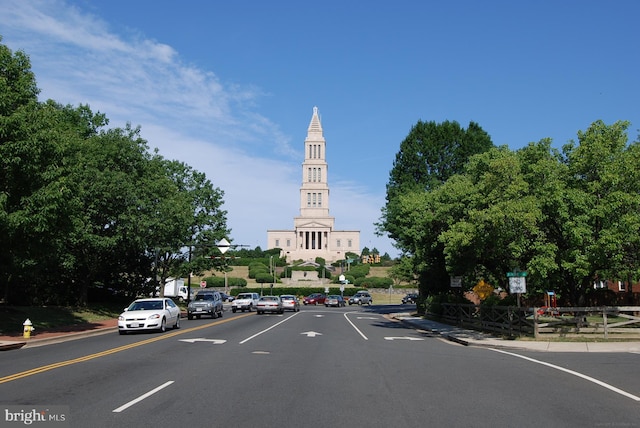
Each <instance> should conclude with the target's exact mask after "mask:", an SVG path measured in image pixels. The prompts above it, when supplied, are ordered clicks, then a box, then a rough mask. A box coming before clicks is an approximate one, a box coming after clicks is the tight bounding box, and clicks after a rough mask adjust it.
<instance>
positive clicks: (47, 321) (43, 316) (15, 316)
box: [0, 304, 124, 335]
mask: <svg viewBox="0 0 640 428" xmlns="http://www.w3.org/2000/svg"><path fill="white" fill-rule="evenodd" d="M123 307H124V306H122V305H121V304H119V305H117V306H116V305H115V304H114V305H91V306H89V307H87V308H70V307H61V306H44V307H35V306H33V307H32V306H0V335H5V334H15V333H21V332H22V330H23V326H22V324H23V323H24V322H25V320H26V319H27V318H29V320H30V321H31V322H32V323H33V326H34V327H35V329H36V332H37V331H42V330H45V329H53V328H59V327H66V326H73V325H77V324H85V323H93V322H99V321H102V320H105V319H112V318H116V317H117V316H118V315H120V313H121V312H122V309H123Z"/></svg>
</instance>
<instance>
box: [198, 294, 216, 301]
mask: <svg viewBox="0 0 640 428" xmlns="http://www.w3.org/2000/svg"><path fill="white" fill-rule="evenodd" d="M196 300H213V294H198V295H197V296H196Z"/></svg>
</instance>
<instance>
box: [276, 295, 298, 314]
mask: <svg viewBox="0 0 640 428" xmlns="http://www.w3.org/2000/svg"><path fill="white" fill-rule="evenodd" d="M280 300H281V301H282V307H283V309H285V310H288V311H293V312H298V311H299V310H300V301H298V298H297V297H296V296H294V295H293V294H282V295H280Z"/></svg>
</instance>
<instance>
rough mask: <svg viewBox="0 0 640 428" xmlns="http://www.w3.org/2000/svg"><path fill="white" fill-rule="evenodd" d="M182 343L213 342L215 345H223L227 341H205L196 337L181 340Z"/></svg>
mask: <svg viewBox="0 0 640 428" xmlns="http://www.w3.org/2000/svg"><path fill="white" fill-rule="evenodd" d="M180 342H188V343H196V342H211V344H213V345H222V344H223V343H226V342H227V341H226V340H224V339H205V338H203V337H196V338H194V339H180Z"/></svg>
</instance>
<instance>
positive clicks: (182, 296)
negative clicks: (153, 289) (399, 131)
mask: <svg viewBox="0 0 640 428" xmlns="http://www.w3.org/2000/svg"><path fill="white" fill-rule="evenodd" d="M188 293H189V290H187V286H186V285H184V279H176V278H167V281H166V282H165V283H164V297H172V298H177V299H178V300H179V301H181V302H182V301H183V300H187V296H188V295H189V294H188Z"/></svg>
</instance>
